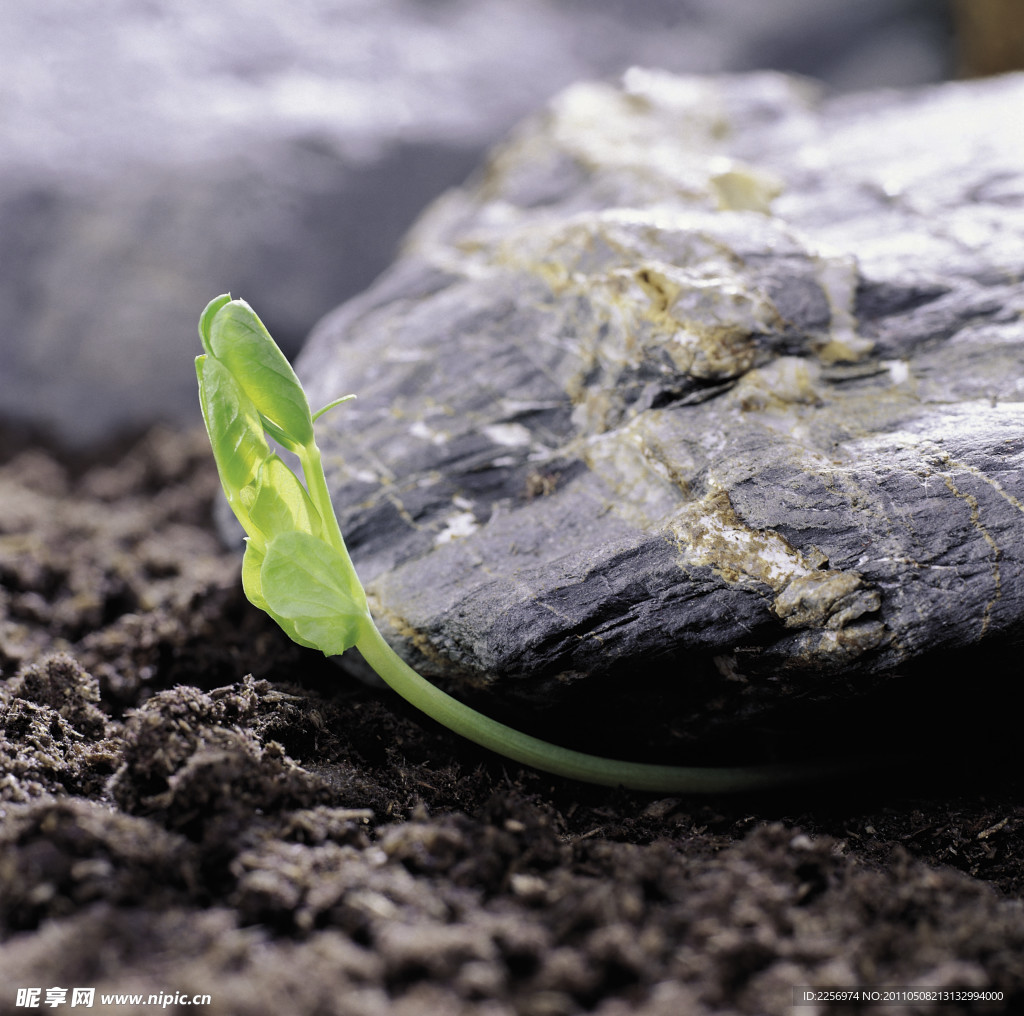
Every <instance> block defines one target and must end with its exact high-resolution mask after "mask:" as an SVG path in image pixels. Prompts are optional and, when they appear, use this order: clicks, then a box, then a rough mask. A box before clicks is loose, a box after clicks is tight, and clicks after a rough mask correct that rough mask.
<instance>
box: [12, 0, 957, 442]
mask: <svg viewBox="0 0 1024 1016" xmlns="http://www.w3.org/2000/svg"><path fill="white" fill-rule="evenodd" d="M737 7H739V8H740V9H741V13H740V16H739V18H737ZM942 18H943V14H942V8H941V7H937V6H936V5H935V4H931V3H929V2H928V0H864V2H862V3H860V4H858V5H856V7H855V9H852V10H851V5H850V4H847V3H844V2H842V0H781V2H775V3H773V4H771V5H765V4H753V5H752V4H751V3H750V2H749V0H740V2H739V3H738V4H737V3H736V2H735V0H733V2H730V3H723V2H720V0H719V2H714V3H711V2H708V0H689V2H687V3H678V2H675V0H635V2H633V3H630V4H627V5H622V4H620V3H618V2H617V0H590V2H587V3H572V2H566V0H530V2H523V0H451V2H445V3H435V2H425V0H294V2H291V3H288V4H276V3H251V2H248V0H224V2H222V3H219V4H213V5H211V4H209V3H206V2H203V0H147V2H145V3H139V2H138V0H54V2H51V3H48V4H7V5H5V9H4V11H3V14H2V17H0V20H2V24H0V111H2V119H0V264H2V265H3V270H2V271H0V353H2V356H3V368H2V373H0V420H2V419H3V418H11V417H14V418H17V419H19V420H29V421H32V422H34V423H36V424H38V425H42V426H46V427H48V428H50V429H51V430H53V431H54V432H56V433H57V434H58V435H59V436H60V437H61V438H63V439H64V441H65V442H69V443H79V444H81V443H88V442H93V441H96V440H99V439H103V438H105V437H108V436H109V435H110V433H111V432H112V431H116V430H117V429H118V428H119V427H127V426H145V425H148V424H149V423H151V422H152V421H153V420H154V419H165V420H180V419H190V420H198V416H197V413H196V400H195V379H194V377H193V375H192V369H191V357H192V355H194V350H195V343H196V334H195V322H196V318H197V316H198V314H199V311H200V310H201V309H202V308H203V306H204V305H205V304H206V302H207V300H209V299H210V298H211V297H212V296H214V295H216V294H217V293H219V292H224V291H226V290H229V289H231V290H233V291H235V292H236V293H238V294H244V295H245V296H247V298H248V299H250V300H251V301H252V302H254V303H255V302H257V300H258V301H260V302H261V303H262V304H264V305H265V306H267V307H268V308H272V310H268V324H269V325H270V326H271V328H272V329H273V330H274V334H275V335H276V336H278V337H279V338H280V339H281V340H283V341H285V342H286V343H287V344H288V345H289V346H290V348H292V349H294V348H297V346H298V344H299V342H300V341H301V339H303V338H304V337H305V335H306V334H307V333H308V331H309V329H310V327H311V326H312V325H313V323H314V322H315V321H316V320H317V319H318V318H319V317H320V316H321V315H322V314H324V313H326V312H327V311H328V310H330V308H332V307H334V306H336V305H337V304H338V303H339V302H340V301H341V300H344V299H346V298H347V297H349V296H351V295H353V294H355V293H358V292H360V291H361V290H362V289H363V288H364V287H366V286H367V285H369V284H370V283H371V282H372V281H373V279H374V278H375V277H376V275H377V274H378V273H379V272H380V271H381V270H383V269H384V268H385V267H386V266H387V265H388V264H389V263H390V261H391V260H392V258H393V257H394V250H395V244H396V243H397V241H398V240H399V238H400V237H401V235H402V234H403V233H404V232H405V230H406V229H407V228H408V226H409V224H410V223H411V221H412V220H413V218H414V216H415V215H416V214H418V213H419V212H420V211H421V210H422V208H423V207H424V205H425V204H426V203H427V202H428V201H430V200H432V199H433V198H434V197H436V196H437V195H438V194H439V193H441V191H442V190H444V189H445V188H446V187H448V186H451V185H454V184H457V183H459V182H461V181H462V180H463V179H464V177H465V175H466V173H468V172H469V170H470V169H471V168H472V166H473V165H475V164H476V162H477V161H478V160H479V158H480V155H481V153H482V152H483V151H484V149H486V147H487V146H488V145H490V144H492V143H493V142H494V141H496V140H497V139H498V138H499V137H501V136H502V134H503V133H504V132H505V131H506V130H508V128H509V127H510V126H511V125H512V124H513V123H515V122H516V121H517V120H518V119H519V118H521V117H522V116H524V115H526V114H527V113H528V112H529V111H531V110H533V109H535V108H537V106H538V105H540V104H541V103H543V102H545V101H547V100H548V99H549V98H550V96H551V95H553V94H554V93H555V92H557V91H558V90H559V89H562V88H564V87H565V86H566V85H568V84H569V83H571V82H572V81H574V80H577V79H580V78H590V77H595V76H602V75H608V74H618V73H620V72H621V71H622V70H624V69H625V68H626V67H628V66H629V65H630V64H632V63H642V64H647V63H654V64H657V65H659V66H667V67H669V69H672V70H688V71H692V72H706V71H721V70H737V69H744V68H748V67H754V66H765V61H768V63H770V64H771V65H772V66H782V67H786V68H790V69H793V70H797V71H800V72H803V73H808V74H819V75H821V74H830V75H831V76H830V80H832V81H835V82H836V83H837V84H839V85H841V86H845V87H852V86H856V84H857V83H858V81H859V82H861V83H863V81H865V80H872V79H873V80H876V81H882V82H883V83H897V82H902V83H907V82H910V81H926V80H934V79H935V78H937V77H941V76H942V74H943V73H944V71H945V70H946V67H947V66H948V57H947V56H946V55H945V53H944V51H943V24H942ZM944 60H945V63H944Z"/></svg>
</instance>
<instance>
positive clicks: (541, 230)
mask: <svg viewBox="0 0 1024 1016" xmlns="http://www.w3.org/2000/svg"><path fill="white" fill-rule="evenodd" d="M1022 103H1024V77H1021V76H1008V77H1005V78H1000V79H994V80H990V81H981V82H972V83H954V84H946V85H942V86H936V87H930V88H926V89H923V90H916V91H908V92H890V91H886V92H875V93H865V94H860V95H856V96H852V97H842V98H838V99H831V100H822V99H821V98H820V97H819V96H818V95H817V94H816V93H815V92H814V91H813V90H812V89H811V88H810V87H809V86H808V85H807V84H806V83H805V82H802V81H798V80H796V79H792V78H787V77H784V76H779V75H770V74H766V75H758V76H738V77H726V78H719V79H698V78H686V77H677V76H673V75H670V74H667V73H661V72H649V71H641V70H634V71H631V72H630V73H628V74H627V75H626V76H625V77H624V79H623V80H622V82H621V84H620V85H618V86H612V85H609V84H581V85H577V86H574V87H573V88H571V89H569V90H568V91H566V92H564V93H562V94H561V96H559V97H558V98H557V99H556V100H554V101H553V102H552V104H551V105H550V106H549V107H548V108H547V109H546V110H545V111H544V112H543V113H542V114H540V115H538V116H536V117H535V118H533V119H532V120H530V121H528V122H526V123H525V124H523V125H522V126H521V127H520V128H519V129H518V130H517V131H516V132H515V133H514V134H513V135H512V136H511V137H510V138H509V139H508V140H507V141H506V143H504V144H503V145H502V146H500V147H499V148H497V149H496V150H494V151H493V152H492V154H491V156H490V158H489V160H488V161H487V163H486V164H485V165H484V166H483V167H482V168H481V169H480V170H479V171H478V172H477V174H476V175H475V177H474V178H473V179H472V180H471V181H470V183H469V184H467V185H466V186H465V187H464V188H462V189H459V190H455V191H452V192H449V193H448V194H447V195H446V196H445V197H443V198H442V199H440V200H439V201H438V202H437V203H435V204H434V205H433V206H432V207H431V208H430V209H429V210H428V211H427V212H426V213H425V215H424V216H423V217H421V219H420V221H419V222H418V224H417V226H416V227H414V229H413V231H412V233H411V234H410V236H409V237H408V238H407V243H406V247H405V254H404V256H403V257H402V258H401V259H400V260H399V261H398V262H397V263H396V264H395V265H394V266H393V268H392V269H391V270H390V271H389V272H388V273H386V274H385V276H383V277H382V278H381V279H380V280H379V282H378V283H377V284H376V285H375V286H374V287H372V288H371V289H370V290H369V291H368V292H366V293H365V294H363V295H362V296H360V297H358V298H356V299H355V300H352V301H350V302H349V303H347V304H345V305H344V306H342V307H341V308H340V309H339V310H338V311H336V312H335V313H334V314H333V315H332V316H330V317H329V318H328V319H326V320H325V322H323V323H322V325H321V326H320V327H319V329H318V330H317V331H316V332H315V333H314V335H313V337H312V338H311V340H310V343H309V345H308V346H307V347H306V349H305V351H304V353H303V355H302V357H301V359H300V361H299V373H300V376H301V377H302V378H303V380H304V381H305V382H307V383H308V384H309V386H310V389H311V398H312V401H313V402H314V403H317V404H320V403H324V402H327V401H329V400H330V399H331V398H333V397H335V396H337V395H338V394H341V393H343V392H347V391H355V392H356V393H358V396H359V398H358V400H357V401H356V402H355V403H353V404H351V405H348V406H346V407H345V408H344V409H341V410H337V411H335V412H333V413H332V414H329V415H328V416H327V417H325V418H324V421H323V423H322V424H321V432H320V433H321V435H322V444H323V445H324V448H325V458H326V462H327V464H328V474H329V480H330V482H331V485H332V489H333V490H334V491H335V493H336V495H337V499H338V504H339V509H340V518H341V524H342V529H343V531H344V532H345V533H346V536H347V539H348V540H349V543H350V547H351V549H352V552H353V557H354V559H355V561H356V565H357V567H358V568H359V570H360V572H361V574H362V576H363V579H364V582H366V584H367V587H368V590H369V591H370V593H371V596H372V598H373V599H374V600H375V602H376V605H377V613H378V614H379V616H380V617H381V618H382V620H383V622H384V627H385V629H386V634H388V635H389V636H390V637H392V638H394V639H395V640H396V641H397V642H398V643H399V644H400V645H402V646H403V648H404V651H405V653H406V655H408V656H409V657H410V658H412V659H413V660H414V662H415V663H416V664H418V665H419V666H421V667H422V668H423V669H424V670H425V671H426V672H427V673H429V674H432V675H434V676H435V677H438V678H441V679H443V680H447V681H449V682H451V685H452V686H455V687H458V686H459V685H460V681H461V687H462V689H463V690H464V691H465V690H467V689H472V688H478V689H479V688H481V687H487V686H489V687H491V688H492V689H498V690H499V691H500V693H501V695H503V696H506V697H509V698H511V699H516V698H519V699H520V700H538V699H544V700H546V701H549V700H551V699H552V698H556V699H557V698H560V697H561V698H565V699H568V700H570V701H571V700H572V696H573V695H576V694H579V688H580V686H581V685H587V683H588V682H594V681H601V682H603V683H604V685H606V686H608V687H612V688H618V689H619V690H620V692H622V691H623V690H627V691H628V687H629V685H630V682H632V681H633V680H634V679H635V678H637V676H638V675H644V676H646V675H651V674H655V675H661V676H662V677H664V678H665V679H666V680H668V681H670V682H671V683H672V694H673V696H674V700H675V701H676V702H677V704H682V706H683V707H684V709H683V712H685V714H686V716H688V717H691V718H692V720H693V722H694V723H702V722H704V719H705V718H706V716H705V715H702V714H706V713H707V712H708V711H709V710H712V711H713V710H718V711H722V705H721V704H722V702H727V703H729V709H728V710H726V711H727V712H730V713H731V714H735V715H743V714H745V713H750V714H757V713H758V712H760V711H762V710H764V709H765V708H770V707H772V706H773V705H775V704H778V702H779V701H780V700H785V699H786V698H787V697H790V696H793V695H806V694H807V693H808V692H809V691H812V690H813V692H814V693H815V694H816V695H822V696H824V697H828V696H831V695H835V694H838V693H841V694H843V695H845V694H847V693H849V691H850V690H851V689H852V688H857V687H866V686H868V685H870V684H873V683H878V681H880V680H881V677H882V676H884V675H890V674H893V673H896V672H898V671H899V670H900V668H902V667H906V666H911V665H913V664H914V663H915V661H918V660H920V659H922V658H923V659H928V657H927V655H926V654H932V656H931V658H932V659H935V658H936V654H945V653H948V652H950V651H953V650H959V649H966V648H975V647H981V648H983V649H987V648H992V649H993V650H996V649H998V648H999V647H1000V646H1004V645H1005V644H1007V642H1008V641H1010V640H1012V639H1013V637H1014V633H1018V635H1019V632H1020V630H1021V621H1022V615H1024V473H1022V468H1021V467H1022V465H1024V324H1022V311H1024V286H1022V284H1021V278H1022V272H1024V171H1022V169H1021V166H1022V165H1024V135H1021V133H1020V131H1019V129H1016V128H1017V126H1018V125H1019V110H1020V108H1021V104H1022ZM951 137H956V138H957V143H956V144H955V145H951V144H950V138H951ZM584 694H585V691H584Z"/></svg>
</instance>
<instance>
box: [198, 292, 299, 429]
mask: <svg viewBox="0 0 1024 1016" xmlns="http://www.w3.org/2000/svg"><path fill="white" fill-rule="evenodd" d="M220 299H222V298H220V297H218V300H220ZM216 303H217V301H214V304H216ZM214 304H211V305H210V307H213V306H214ZM210 307H208V308H207V310H206V311H204V312H203V319H202V320H201V322H200V332H202V329H203V327H204V326H205V327H206V330H207V338H206V341H207V342H208V347H207V348H208V349H209V352H210V354H211V355H212V356H215V357H216V358H217V359H218V360H220V361H221V363H223V364H224V365H225V366H226V367H227V368H228V369H229V370H230V371H231V373H232V374H234V376H235V379H236V380H237V381H238V383H239V384H240V385H241V386H242V388H243V389H244V390H245V393H246V395H248V396H249V398H250V399H251V400H252V402H253V405H255V406H256V410H257V412H259V414H260V416H261V417H262V418H263V422H264V424H265V426H266V429H267V431H268V433H270V434H271V436H272V437H274V438H275V439H276V440H278V441H280V442H281V443H282V444H284V445H285V446H286V447H291V448H298V447H299V446H301V445H307V444H309V443H310V442H312V440H313V417H312V413H311V412H310V409H309V401H308V400H307V399H306V393H305V392H304V391H303V390H302V385H301V384H299V379H298V378H297V377H296V376H295V371H293V370H292V367H291V364H290V363H289V362H288V360H287V358H286V357H285V355H284V353H282V352H281V350H280V349H279V348H278V346H277V343H276V342H274V340H273V339H272V338H271V337H270V333H269V332H268V331H267V329H266V328H264V327H263V322H262V321H260V319H259V318H258V317H257V316H256V313H255V311H253V309H252V308H251V307H250V306H249V305H248V304H247V303H246V302H245V301H244V300H231V301H229V302H227V303H221V304H219V306H217V307H216V309H215V310H214V311H212V312H211V311H210ZM207 315H209V316H207Z"/></svg>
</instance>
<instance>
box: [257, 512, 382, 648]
mask: <svg viewBox="0 0 1024 1016" xmlns="http://www.w3.org/2000/svg"><path fill="white" fill-rule="evenodd" d="M260 590H261V594H262V597H263V600H264V601H265V602H266V604H267V609H268V613H271V615H272V616H274V617H275V618H277V619H278V620H279V623H281V624H282V626H283V627H285V625H284V622H287V623H288V627H290V628H291V629H292V630H293V631H294V632H295V633H296V634H297V635H298V639H297V641H301V642H302V644H303V645H311V646H314V647H315V648H317V649H319V650H320V651H321V652H323V653H324V654H325V655H327V656H334V655H336V654H339V653H343V652H345V650H346V649H348V648H350V647H351V646H354V645H355V644H356V642H357V641H358V640H359V638H360V636H361V635H362V633H363V632H364V630H365V626H366V625H367V624H368V623H370V622H369V615H368V613H367V609H366V598H365V596H364V594H363V590H362V586H360V585H359V580H358V579H357V578H356V576H355V573H354V572H353V571H352V567H351V565H350V564H349V562H348V560H347V559H346V557H345V556H344V555H343V554H342V553H341V551H339V550H338V549H337V548H335V547H333V546H332V545H331V544H329V543H325V542H324V541H323V540H320V539H318V538H317V537H315V536H311V535H310V534H309V533H300V532H292V533H283V534H282V535H280V536H275V537H274V539H272V540H271V541H270V542H269V543H268V544H267V547H266V550H265V556H264V560H263V564H262V566H261V567H260ZM280 619H284V620H283V621H280ZM288 627H286V630H288ZM289 633H291V632H289Z"/></svg>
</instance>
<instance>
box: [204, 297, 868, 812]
mask: <svg viewBox="0 0 1024 1016" xmlns="http://www.w3.org/2000/svg"><path fill="white" fill-rule="evenodd" d="M199 335H200V338H201V340H202V343H203V348H204V349H205V350H206V353H205V354H203V355H201V356H199V357H197V358H196V374H197V375H198V378H199V398H200V402H201V404H202V409H203V419H204V420H205V422H206V429H207V432H208V433H209V436H210V444H211V445H212V447H213V454H214V458H215V459H216V461H217V469H218V472H219V474H220V480H221V484H222V486H223V488H224V493H225V495H226V496H227V499H228V503H229V504H230V506H231V508H232V510H233V511H234V513H235V516H236V517H237V518H238V521H239V522H240V523H241V524H242V527H243V528H244V529H245V531H246V534H247V537H246V550H245V558H244V560H243V562H242V584H243V587H244V589H245V594H246V596H247V597H248V598H249V600H250V601H251V602H252V603H253V604H254V605H255V606H257V607H259V608H260V609H261V610H264V611H266V612H267V613H268V614H269V615H270V616H271V617H272V618H273V619H274V620H275V621H276V622H277V623H278V624H279V625H280V626H281V628H282V629H283V630H284V631H285V632H286V633H287V634H288V635H289V636H290V637H291V638H292V639H294V640H295V641H296V642H298V643H299V644H300V645H303V646H307V647H309V648H312V649H319V650H320V651H322V652H323V653H324V654H325V655H328V656H333V655H337V654H340V653H343V652H345V651H346V650H348V649H351V648H353V647H355V649H356V650H358V652H359V653H360V654H362V656H363V658H364V659H365V660H366V662H367V663H368V664H369V665H370V666H371V667H372V668H373V669H374V670H375V671H376V672H377V674H379V675H380V677H381V678H382V679H383V680H384V681H385V682H386V683H387V684H388V685H389V686H390V687H391V688H392V689H393V690H394V691H396V692H397V693H398V694H399V695H401V696H402V697H403V698H405V699H406V700H408V701H409V702H410V703H412V705H414V706H416V707H417V708H418V709H420V710H422V711H423V712H424V713H426V714H427V715H428V716H430V717H431V718H433V719H434V720H437V721H438V722H439V723H441V724H443V725H444V726H446V727H448V728H449V729H451V730H453V731H455V732H456V733H458V734H461V735H463V736H464V737H467V738H469V739H470V740H471V741H475V742H476V743H477V744H480V745H482V746H484V747H485V748H489V749H491V750H492V751H495V752H498V753H500V754H502V755H504V756H506V757H508V758H510V759H514V760H515V761H516V762H521V763H524V764H525V765H529V766H533V767H535V768H537V769H541V770H544V771H545V772H549V773H554V774H556V775H559V776H565V777H569V778H570V779H576V780H583V781H585V782H588V783H597V784H603V785H605V786H624V787H629V788H632V789H635V790H650V791H658V792H674V793H716V792H727V791H750V790H758V789H765V788H770V787H777V786H782V785H785V784H790V783H796V782H803V781H807V780H809V779H814V778H822V777H825V776H829V775H836V774H838V773H842V772H846V771H847V770H849V769H850V768H852V767H851V766H848V765H845V764H843V763H830V764H828V765H825V766H818V765H813V764H810V763H807V764H796V765H788V764H769V765H760V766H736V767H710V768H703V767H692V766H668V765H652V764H648V763H641V762H626V761H621V760H618V759H611V758H603V757H601V756H597V755H589V754H586V753H583V752H578V751H572V750H570V749H567V748H562V747H559V746H558V745H555V744H551V743H549V742H547V741H542V740H540V739H539V738H536V737H532V736H530V735H528V734H524V733H522V732H521V731H518V730H515V729H513V728H512V727H508V726H505V724H503V723H498V722H496V721H495V720H492V719H490V718H489V717H487V716H485V715H483V714H482V713H479V712H477V711H476V710H475V709H471V708H470V707H469V706H466V705H464V704H463V703H461V702H459V701H458V700H457V699H455V698H453V697H452V696H451V695H448V694H446V693H445V692H443V691H441V690H440V689H439V688H437V687H435V686H434V685H433V684H431V683H430V682H429V681H427V680H426V679H425V678H423V677H421V676H420V675H419V674H417V673H416V671H415V670H413V669H412V668H411V667H410V666H409V665H408V664H407V663H406V662H405V661H404V660H403V659H402V658H401V657H400V656H398V654H397V653H396V652H395V651H394V650H393V649H392V648H391V646H389V645H388V643H387V642H386V641H385V640H384V637H383V636H382V635H381V634H380V632H379V631H378V629H377V626H376V625H375V624H374V622H373V618H372V617H371V616H370V611H369V608H368V606H367V602H366V594H365V592H364V591H363V587H362V584H361V583H360V581H359V578H358V577H357V575H356V571H355V568H354V567H353V565H352V561H351V558H350V557H349V554H348V550H347V548H346V547H345V540H344V538H343V537H342V535H341V530H340V528H339V526H338V520H337V516H336V515H335V512H334V507H333V505H332V504H331V499H330V493H329V491H328V488H327V480H326V478H325V476H324V471H323V464H322V461H321V456H320V449H319V448H318V447H317V444H316V440H315V438H314V434H313V423H314V421H315V420H316V419H317V418H318V417H320V416H321V415H322V414H323V413H324V412H326V411H327V410H328V409H331V408H333V407H334V406H336V405H338V404H340V403H342V402H345V401H346V400H348V399H350V398H353V396H351V395H348V396H344V397H343V398H340V399H337V400H335V401H334V402H332V403H330V404H329V405H327V406H325V407H324V408H323V409H321V410H319V411H318V412H317V413H315V414H314V413H312V412H311V411H310V407H309V401H308V399H307V398H306V393H305V392H304V391H303V389H302V385H301V384H300V382H299V380H298V378H297V377H296V376H295V372H294V371H293V370H292V368H291V365H290V364H289V363H288V360H287V358H286V357H285V355H284V354H283V353H282V352H281V350H280V349H279V348H278V346H277V344H276V343H275V342H274V340H273V339H272V338H271V336H270V334H269V332H268V331H267V330H266V328H264V326H263V323H262V322H261V321H260V319H259V318H258V317H257V316H256V314H255V313H254V312H253V310H252V308H251V307H250V306H249V305H248V304H247V303H245V302H244V301H243V300H232V299H231V297H230V295H224V296H219V297H217V298H216V299H215V300H212V301H211V302H210V303H209V305H208V306H207V307H206V309H205V310H204V311H203V314H202V317H201V318H200V321H199ZM267 435H269V436H270V437H271V438H273V439H274V440H275V441H277V442H278V443H279V444H281V445H282V446H284V447H285V448H287V449H288V450H289V451H292V452H294V453H295V455H296V456H297V457H298V459H299V463H300V465H301V467H302V476H303V477H304V478H305V481H306V485H305V486H304V485H303V483H302V481H300V480H299V478H298V476H297V475H296V474H295V473H294V472H292V470H291V469H290V468H289V467H288V466H287V464H286V463H285V462H284V461H283V460H282V459H281V458H280V457H279V456H277V455H276V454H275V453H274V452H273V451H272V450H271V447H270V444H269V442H268V441H267Z"/></svg>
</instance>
